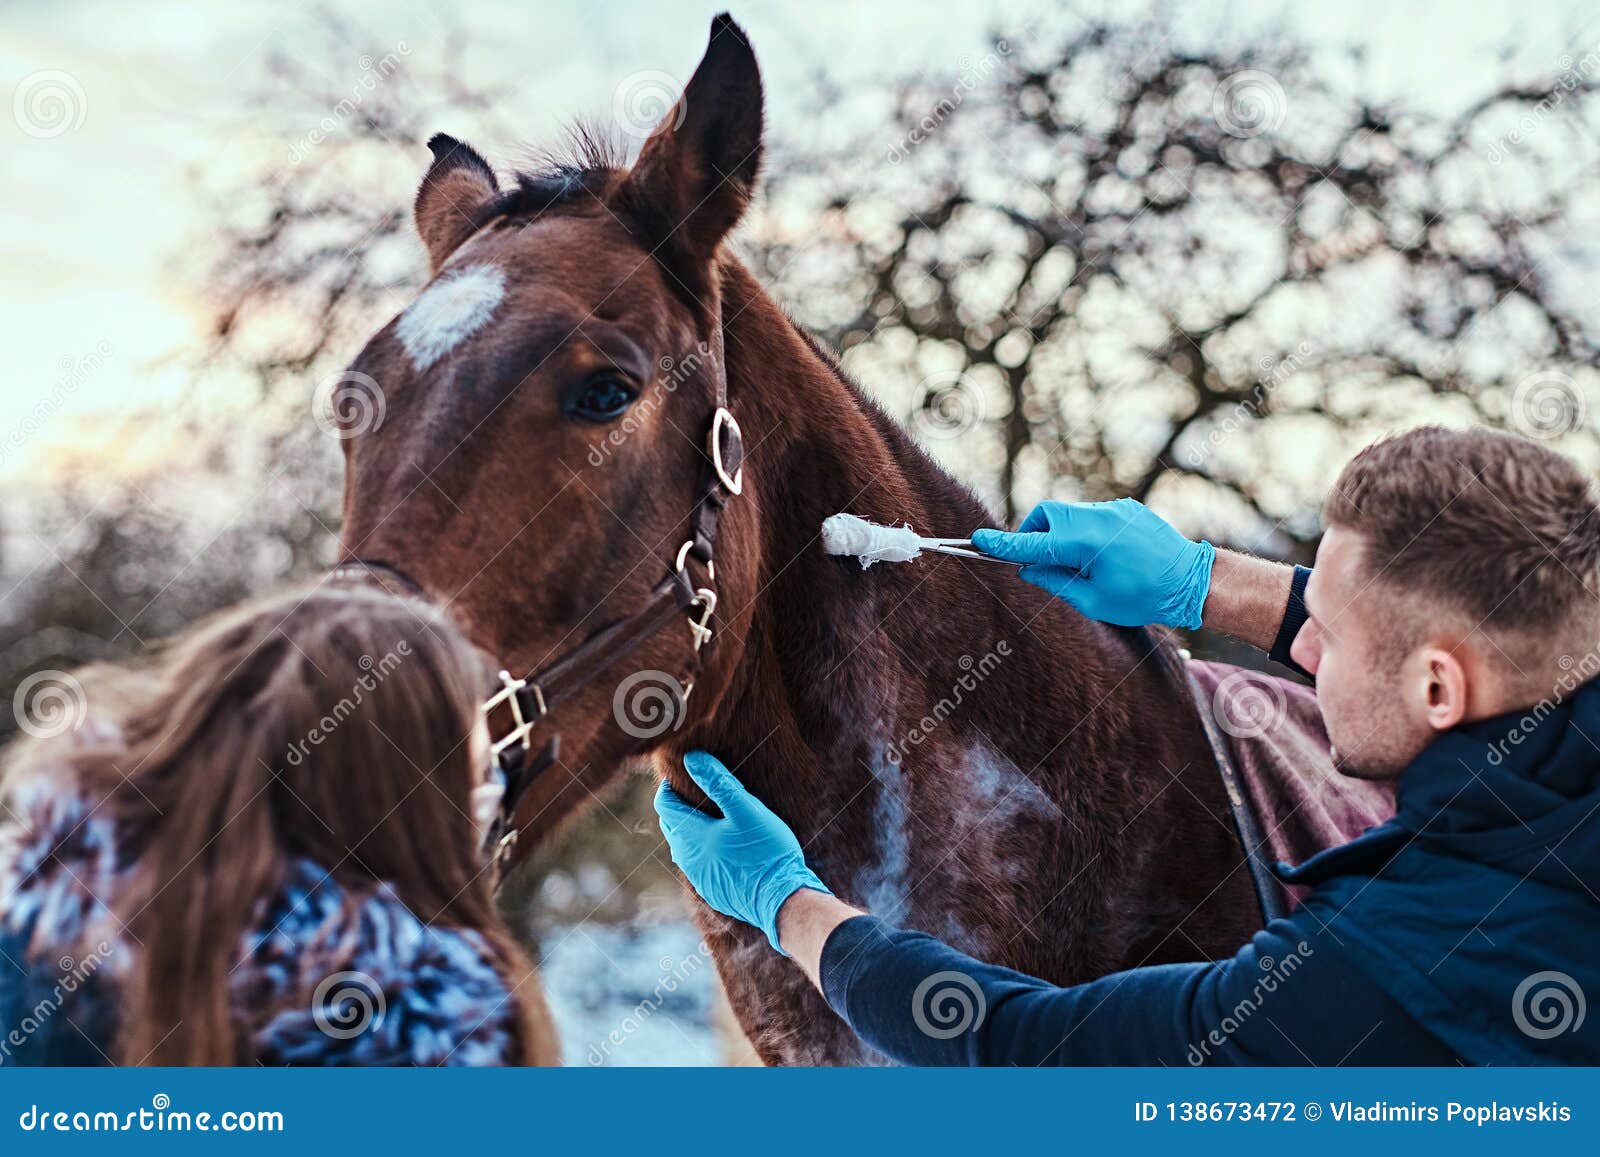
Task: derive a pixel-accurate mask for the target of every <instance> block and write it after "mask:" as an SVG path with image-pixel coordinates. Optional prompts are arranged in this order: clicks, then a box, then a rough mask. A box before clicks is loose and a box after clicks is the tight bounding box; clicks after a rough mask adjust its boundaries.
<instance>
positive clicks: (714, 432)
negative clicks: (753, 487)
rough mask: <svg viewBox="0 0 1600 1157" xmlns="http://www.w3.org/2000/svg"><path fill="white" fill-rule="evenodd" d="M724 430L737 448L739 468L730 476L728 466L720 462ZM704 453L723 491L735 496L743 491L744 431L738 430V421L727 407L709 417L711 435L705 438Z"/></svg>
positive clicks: (722, 407) (720, 408)
mask: <svg viewBox="0 0 1600 1157" xmlns="http://www.w3.org/2000/svg"><path fill="white" fill-rule="evenodd" d="M724 428H726V429H727V430H728V432H729V434H731V435H732V439H733V442H734V444H736V445H737V446H738V447H739V459H740V461H739V468H738V469H737V470H735V471H734V472H733V473H732V474H731V475H730V474H729V473H728V466H727V463H725V462H724V461H723V460H722V431H723V429H724ZM706 453H707V454H709V455H710V456H711V468H712V469H713V470H715V471H716V472H717V481H718V482H720V483H722V486H723V489H725V490H726V491H727V492H728V493H729V494H734V495H737V494H739V493H741V492H742V491H743V490H744V460H743V459H744V431H743V430H741V429H739V419H737V418H735V417H734V416H733V411H731V410H729V409H728V407H727V406H718V407H717V412H716V413H715V414H713V415H712V416H711V433H710V434H709V435H708V436H707V437H706Z"/></svg>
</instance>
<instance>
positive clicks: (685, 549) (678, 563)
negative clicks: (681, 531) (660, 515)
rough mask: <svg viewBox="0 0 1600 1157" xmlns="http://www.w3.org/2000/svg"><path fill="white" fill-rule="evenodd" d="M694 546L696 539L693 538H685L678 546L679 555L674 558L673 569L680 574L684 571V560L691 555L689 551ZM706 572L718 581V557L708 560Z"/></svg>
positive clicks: (713, 580)
mask: <svg viewBox="0 0 1600 1157" xmlns="http://www.w3.org/2000/svg"><path fill="white" fill-rule="evenodd" d="M693 548H694V539H692V538H690V539H685V540H684V543H683V545H682V546H680V547H679V548H678V557H677V558H675V559H673V560H672V569H673V570H675V571H676V572H677V573H678V574H682V573H683V564H684V560H686V559H687V558H688V557H689V551H690V550H692V549H693ZM706 574H707V575H708V576H710V578H711V581H712V582H716V581H717V560H716V559H710V560H708V561H707V562H706Z"/></svg>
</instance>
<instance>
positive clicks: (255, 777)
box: [0, 583, 558, 1065]
mask: <svg viewBox="0 0 1600 1157" xmlns="http://www.w3.org/2000/svg"><path fill="white" fill-rule="evenodd" d="M490 675H491V672H490V670H489V668H488V667H487V666H486V665H485V662H484V660H483V658H482V657H481V655H480V654H479V653H478V652H477V651H475V650H474V649H473V647H472V646H471V645H470V644H469V643H468V642H467V641H466V640H465V638H463V636H462V635H461V634H460V633H459V632H458V631H457V630H456V629H455V628H454V627H453V626H452V625H451V624H450V623H449V622H448V621H447V620H446V619H445V618H444V616H443V615H442V614H440V613H439V612H438V611H436V610H434V609H432V608H430V607H427V606H425V605H422V604H419V603H415V602H410V601H404V600H400V599H397V598H393V597H391V596H389V595H387V594H384V593H382V592H380V591H377V590H375V589H371V588H368V587H365V586H357V585H351V584H344V583H335V584H330V585H327V586H324V587H322V588H319V589H315V590H308V591H301V592H298V593H295V594H292V595H290V596H286V597H279V598H274V599H269V600H266V601H263V602H260V603H256V604H254V605H250V606H246V607H243V608H241V609H238V610H235V611H233V612H231V613H227V614H225V615H223V616H221V617H219V618H217V619H215V620H213V621H211V622H209V623H207V624H205V625H203V626H201V627H200V628H198V629H197V630H195V631H194V632H192V633H190V634H189V635H187V636H185V637H183V638H181V639H179V640H178V641H176V642H175V643H172V644H170V645H169V646H167V647H166V648H165V649H164V650H162V651H161V652H160V653H158V654H157V655H155V656H154V657H153V658H152V659H151V660H149V661H148V662H145V663H141V664H139V665H136V666H132V667H128V668H91V669H89V670H87V671H85V672H82V673H81V676H80V683H81V686H82V688H83V693H84V698H85V700H86V702H87V707H88V716H87V718H86V720H85V721H84V723H83V725H82V726H80V727H79V728H77V729H76V730H75V731H74V732H71V733H69V734H67V735H63V736H61V737H59V738H57V739H54V740H46V741H38V742H30V743H28V744H26V745H25V746H23V747H21V748H20V749H18V750H16V751H15V752H14V753H13V755H12V758H11V760H10V761H9V762H10V766H9V768H8V770H7V774H6V778H5V781H4V783H5V799H4V804H5V810H4V813H3V814H4V816H5V820H4V822H3V823H0V954H3V955H0V1031H5V1032H7V1033H8V1034H9V1035H8V1036H7V1037H6V1039H4V1040H3V1041H0V1063H34V1064H41V1063H45V1064H48V1063H61V1064H98V1063H106V1062H116V1063H123V1064H152V1065H165V1064H189V1065H195V1064H208V1065H228V1064H256V1063H260V1064H267V1065H280V1064H372V1065H386V1064H429V1065H432V1064H451V1065H456V1064H466V1065H477V1064H495V1065H498V1064H521V1063H555V1062H556V1061H557V1060H558V1057H557V1049H556V1045H555V1040H554V1036H553V1033H552V1031H551V1029H550V1022H549V1014H548V1012H547V1011H546V1009H545V1007H544V1002H543V998H542V996H541V993H540V990H539V986H538V982H537V979H536V978H535V977H534V975H533V972H532V967H531V965H530V964H529V962H528V960H527V958H526V957H525V956H524V954H523V953H522V951H521V950H520V949H519V948H518V947H517V945H516V943H515V942H514V941H513V939H512V937H511V935H510V933H509V932H508V931H507V930H506V928H505V927H504V925H503V924H502V923H501V922H500V921H499V919H498V918H497V916H496V914H495V909H494V904H493V896H492V871H491V870H490V869H489V868H488V866H487V861H486V859H485V858H484V856H483V847H484V842H485V837H486V834H487V830H488V825H489V824H490V823H491V822H492V820H493V817H494V815H495V813H496V808H497V804H498V799H499V793H500V791H501V790H503V788H502V785H501V784H499V783H497V782H496V780H495V776H494V774H493V772H492V770H491V766H490V759H489V755H488V736H487V733H486V731H485V730H484V727H483V724H482V722H481V720H480V715H479V704H480V703H481V702H482V700H483V698H484V695H485V693H486V691H487V689H488V688H489V686H490ZM17 1026H20V1028H21V1030H23V1031H16V1029H17ZM19 1038H20V1043H19Z"/></svg>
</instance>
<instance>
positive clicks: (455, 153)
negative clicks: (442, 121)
mask: <svg viewBox="0 0 1600 1157" xmlns="http://www.w3.org/2000/svg"><path fill="white" fill-rule="evenodd" d="M428 148H429V150H430V151H431V152H432V153H433V164H431V165H429V166H428V171H427V173H426V174H424V175H423V178H422V187H421V188H420V189H418V190H417V204H416V209H415V214H416V221H417V234H418V235H419V236H420V237H421V238H422V244H423V245H424V246H425V247H426V248H427V250H428V272H429V273H430V274H433V273H437V272H439V266H441V265H443V264H444V262H445V258H447V257H449V256H450V254H452V253H454V252H455V251H456V249H457V248H458V247H459V246H460V245H461V243H462V242H463V241H465V240H466V239H467V238H468V237H471V236H472V235H473V234H474V233H476V232H477V231H478V223H479V221H480V220H481V219H482V218H481V210H482V209H483V207H484V206H485V205H487V204H488V203H489V202H490V201H491V200H492V199H493V198H494V197H495V196H496V195H497V194H498V193H499V192H500V186H499V184H498V183H497V182H496V181H495V179H494V170H492V169H491V168H489V162H488V161H486V160H484V159H483V158H482V157H480V156H479V155H478V154H477V152H476V151H474V150H473V148H472V146H471V145H467V144H463V143H462V142H461V141H458V140H456V139H455V138H454V137H447V136H445V135H444V134H443V133H439V134H438V135H436V136H435V137H434V138H433V139H432V140H430V141H429V142H428Z"/></svg>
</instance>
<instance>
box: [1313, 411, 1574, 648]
mask: <svg viewBox="0 0 1600 1157" xmlns="http://www.w3.org/2000/svg"><path fill="white" fill-rule="evenodd" d="M1323 522H1324V523H1325V524H1326V525H1330V526H1335V525H1336V526H1342V527H1346V528H1348V529H1350V530H1353V531H1355V532H1356V533H1358V534H1359V535H1360V536H1361V538H1362V539H1363V541H1364V544H1365V548H1366V549H1365V557H1364V564H1365V570H1366V572H1367V573H1368V574H1369V575H1372V576H1373V577H1374V578H1375V579H1376V580H1377V581H1380V582H1383V583H1385V584H1387V585H1388V586H1389V587H1390V588H1391V589H1393V590H1395V591H1398V592H1402V593H1405V594H1408V595H1412V596H1417V597H1420V598H1422V599H1425V600H1429V602H1430V603H1431V605H1432V606H1435V607H1437V606H1439V605H1440V604H1443V605H1444V606H1446V607H1448V608H1450V609H1454V610H1458V611H1460V612H1461V613H1462V614H1463V615H1465V616H1466V617H1467V618H1468V619H1469V620H1470V621H1471V623H1472V624H1473V625H1475V626H1481V627H1483V628H1485V629H1489V630H1497V631H1504V632H1508V633H1514V634H1517V635H1520V636H1523V637H1525V638H1526V637H1538V636H1544V637H1549V636H1550V635H1551V633H1552V632H1555V631H1561V630H1564V629H1568V628H1573V627H1578V626H1585V627H1587V626H1588V625H1589V624H1590V623H1591V622H1592V621H1593V620H1594V619H1595V618H1596V617H1597V612H1600V602H1597V599H1600V507H1597V504H1596V491H1595V486H1594V484H1593V482H1592V481H1591V480H1590V478H1589V477H1588V476H1587V475H1586V474H1585V473H1584V472H1583V471H1582V470H1580V469H1579V468H1578V465H1577V464H1576V463H1575V462H1573V461H1572V460H1571V459H1570V458H1567V457H1566V456H1565V455H1563V454H1559V453H1557V452H1556V451H1554V450H1552V449H1550V448H1549V447H1547V446H1542V445H1540V444H1539V443H1537V442H1533V441H1530V440H1528V439H1527V438H1522V437H1519V436H1517V435H1514V434H1507V433H1503V432H1501V431H1497V430H1486V429H1471V430H1447V429H1445V428H1444V427H1442V426H1424V427H1421V428H1419V429H1415V430H1409V431H1407V432H1405V433H1403V434H1396V435H1393V436H1392V437H1388V438H1384V439H1382V440H1380V441H1378V442H1374V443H1373V444H1372V445H1370V446H1368V447H1367V448H1366V449H1364V450H1362V451H1361V452H1360V453H1359V454H1357V455H1356V456H1355V457H1354V458H1353V459H1351V461H1350V463H1349V465H1347V466H1346V467H1345V468H1344V471H1343V472H1342V473H1341V474H1340V475H1339V479H1338V481H1337V482H1335V483H1334V486H1333V492H1332V494H1330V495H1329V497H1328V501H1327V504H1326V505H1325V506H1324V508H1323ZM1590 642H1591V644H1592V643H1593V642H1594V640H1592V639H1591V640H1590Z"/></svg>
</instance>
